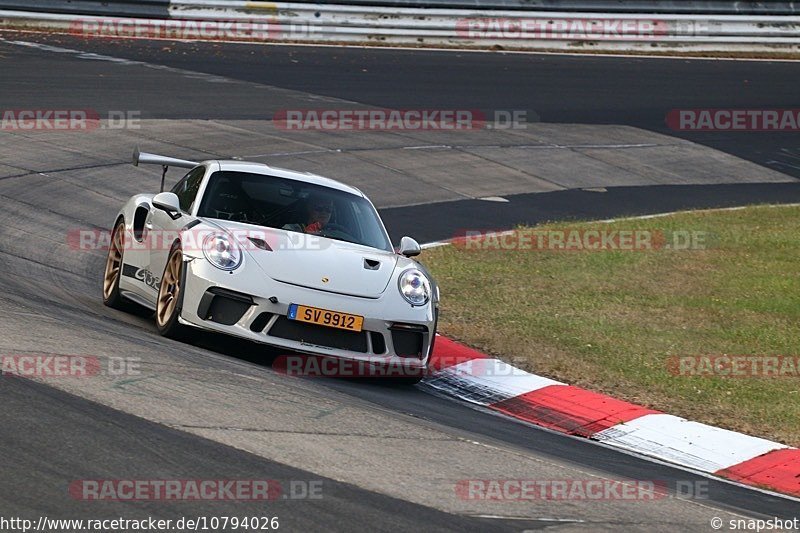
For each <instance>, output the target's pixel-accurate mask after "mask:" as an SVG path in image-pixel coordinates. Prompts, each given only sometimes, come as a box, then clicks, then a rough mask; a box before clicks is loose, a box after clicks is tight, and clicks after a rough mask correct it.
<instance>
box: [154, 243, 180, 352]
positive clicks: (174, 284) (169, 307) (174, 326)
mask: <svg viewBox="0 0 800 533" xmlns="http://www.w3.org/2000/svg"><path fill="white" fill-rule="evenodd" d="M183 273H184V266H183V252H182V251H181V246H180V243H177V242H176V243H175V244H174V245H173V246H172V249H171V250H170V252H169V259H167V265H166V266H165V267H164V274H163V275H162V276H161V283H160V285H159V288H158V300H157V302H156V327H158V332H159V333H160V334H161V335H163V336H164V337H169V338H172V339H180V338H182V337H183V334H184V333H185V331H186V327H185V326H183V325H182V324H180V322H179V321H178V317H179V316H180V314H181V309H182V307H183V280H184V277H183Z"/></svg>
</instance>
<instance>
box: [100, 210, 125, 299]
mask: <svg viewBox="0 0 800 533" xmlns="http://www.w3.org/2000/svg"><path fill="white" fill-rule="evenodd" d="M124 254H125V221H124V220H120V221H119V223H118V224H117V225H116V226H115V227H114V231H113V233H112V234H111V243H110V244H109V246H108V256H107V257H106V268H105V271H104V274H103V303H104V304H105V305H106V306H108V307H111V308H114V309H120V310H123V311H124V310H127V309H128V302H127V301H125V299H124V298H123V297H122V294H120V291H119V279H120V277H121V276H122V265H123V261H122V259H123V256H124Z"/></svg>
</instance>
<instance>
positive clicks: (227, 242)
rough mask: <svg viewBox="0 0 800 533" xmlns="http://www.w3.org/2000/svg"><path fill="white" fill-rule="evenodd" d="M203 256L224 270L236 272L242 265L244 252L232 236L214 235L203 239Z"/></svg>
mask: <svg viewBox="0 0 800 533" xmlns="http://www.w3.org/2000/svg"><path fill="white" fill-rule="evenodd" d="M203 255H205V256H206V259H208V262H209V263H211V264H212V265H214V266H215V267H217V268H219V269H222V270H236V269H237V268H239V265H241V264H242V250H241V249H240V248H239V245H238V244H236V242H234V240H233V238H232V237H231V236H230V235H227V234H225V233H212V234H211V235H208V236H207V237H206V238H205V239H203Z"/></svg>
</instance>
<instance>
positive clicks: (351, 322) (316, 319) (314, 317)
mask: <svg viewBox="0 0 800 533" xmlns="http://www.w3.org/2000/svg"><path fill="white" fill-rule="evenodd" d="M286 317H287V318H288V319H289V320H298V321H300V322H308V323H309V324H318V325H320V326H327V327H329V328H339V329H346V330H348V331H361V328H362V327H363V325H364V317H363V316H358V315H349V314H347V313H340V312H338V311H329V310H328V309H319V308H317V307H308V306H306V305H298V304H291V305H290V306H289V313H288V315H287V316H286Z"/></svg>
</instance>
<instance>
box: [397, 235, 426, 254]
mask: <svg viewBox="0 0 800 533" xmlns="http://www.w3.org/2000/svg"><path fill="white" fill-rule="evenodd" d="M420 252H422V249H421V248H420V247H419V243H418V242H417V241H415V240H414V239H412V238H411V237H403V238H402V239H400V254H401V255H404V256H406V257H414V256H415V255H419V254H420Z"/></svg>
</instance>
